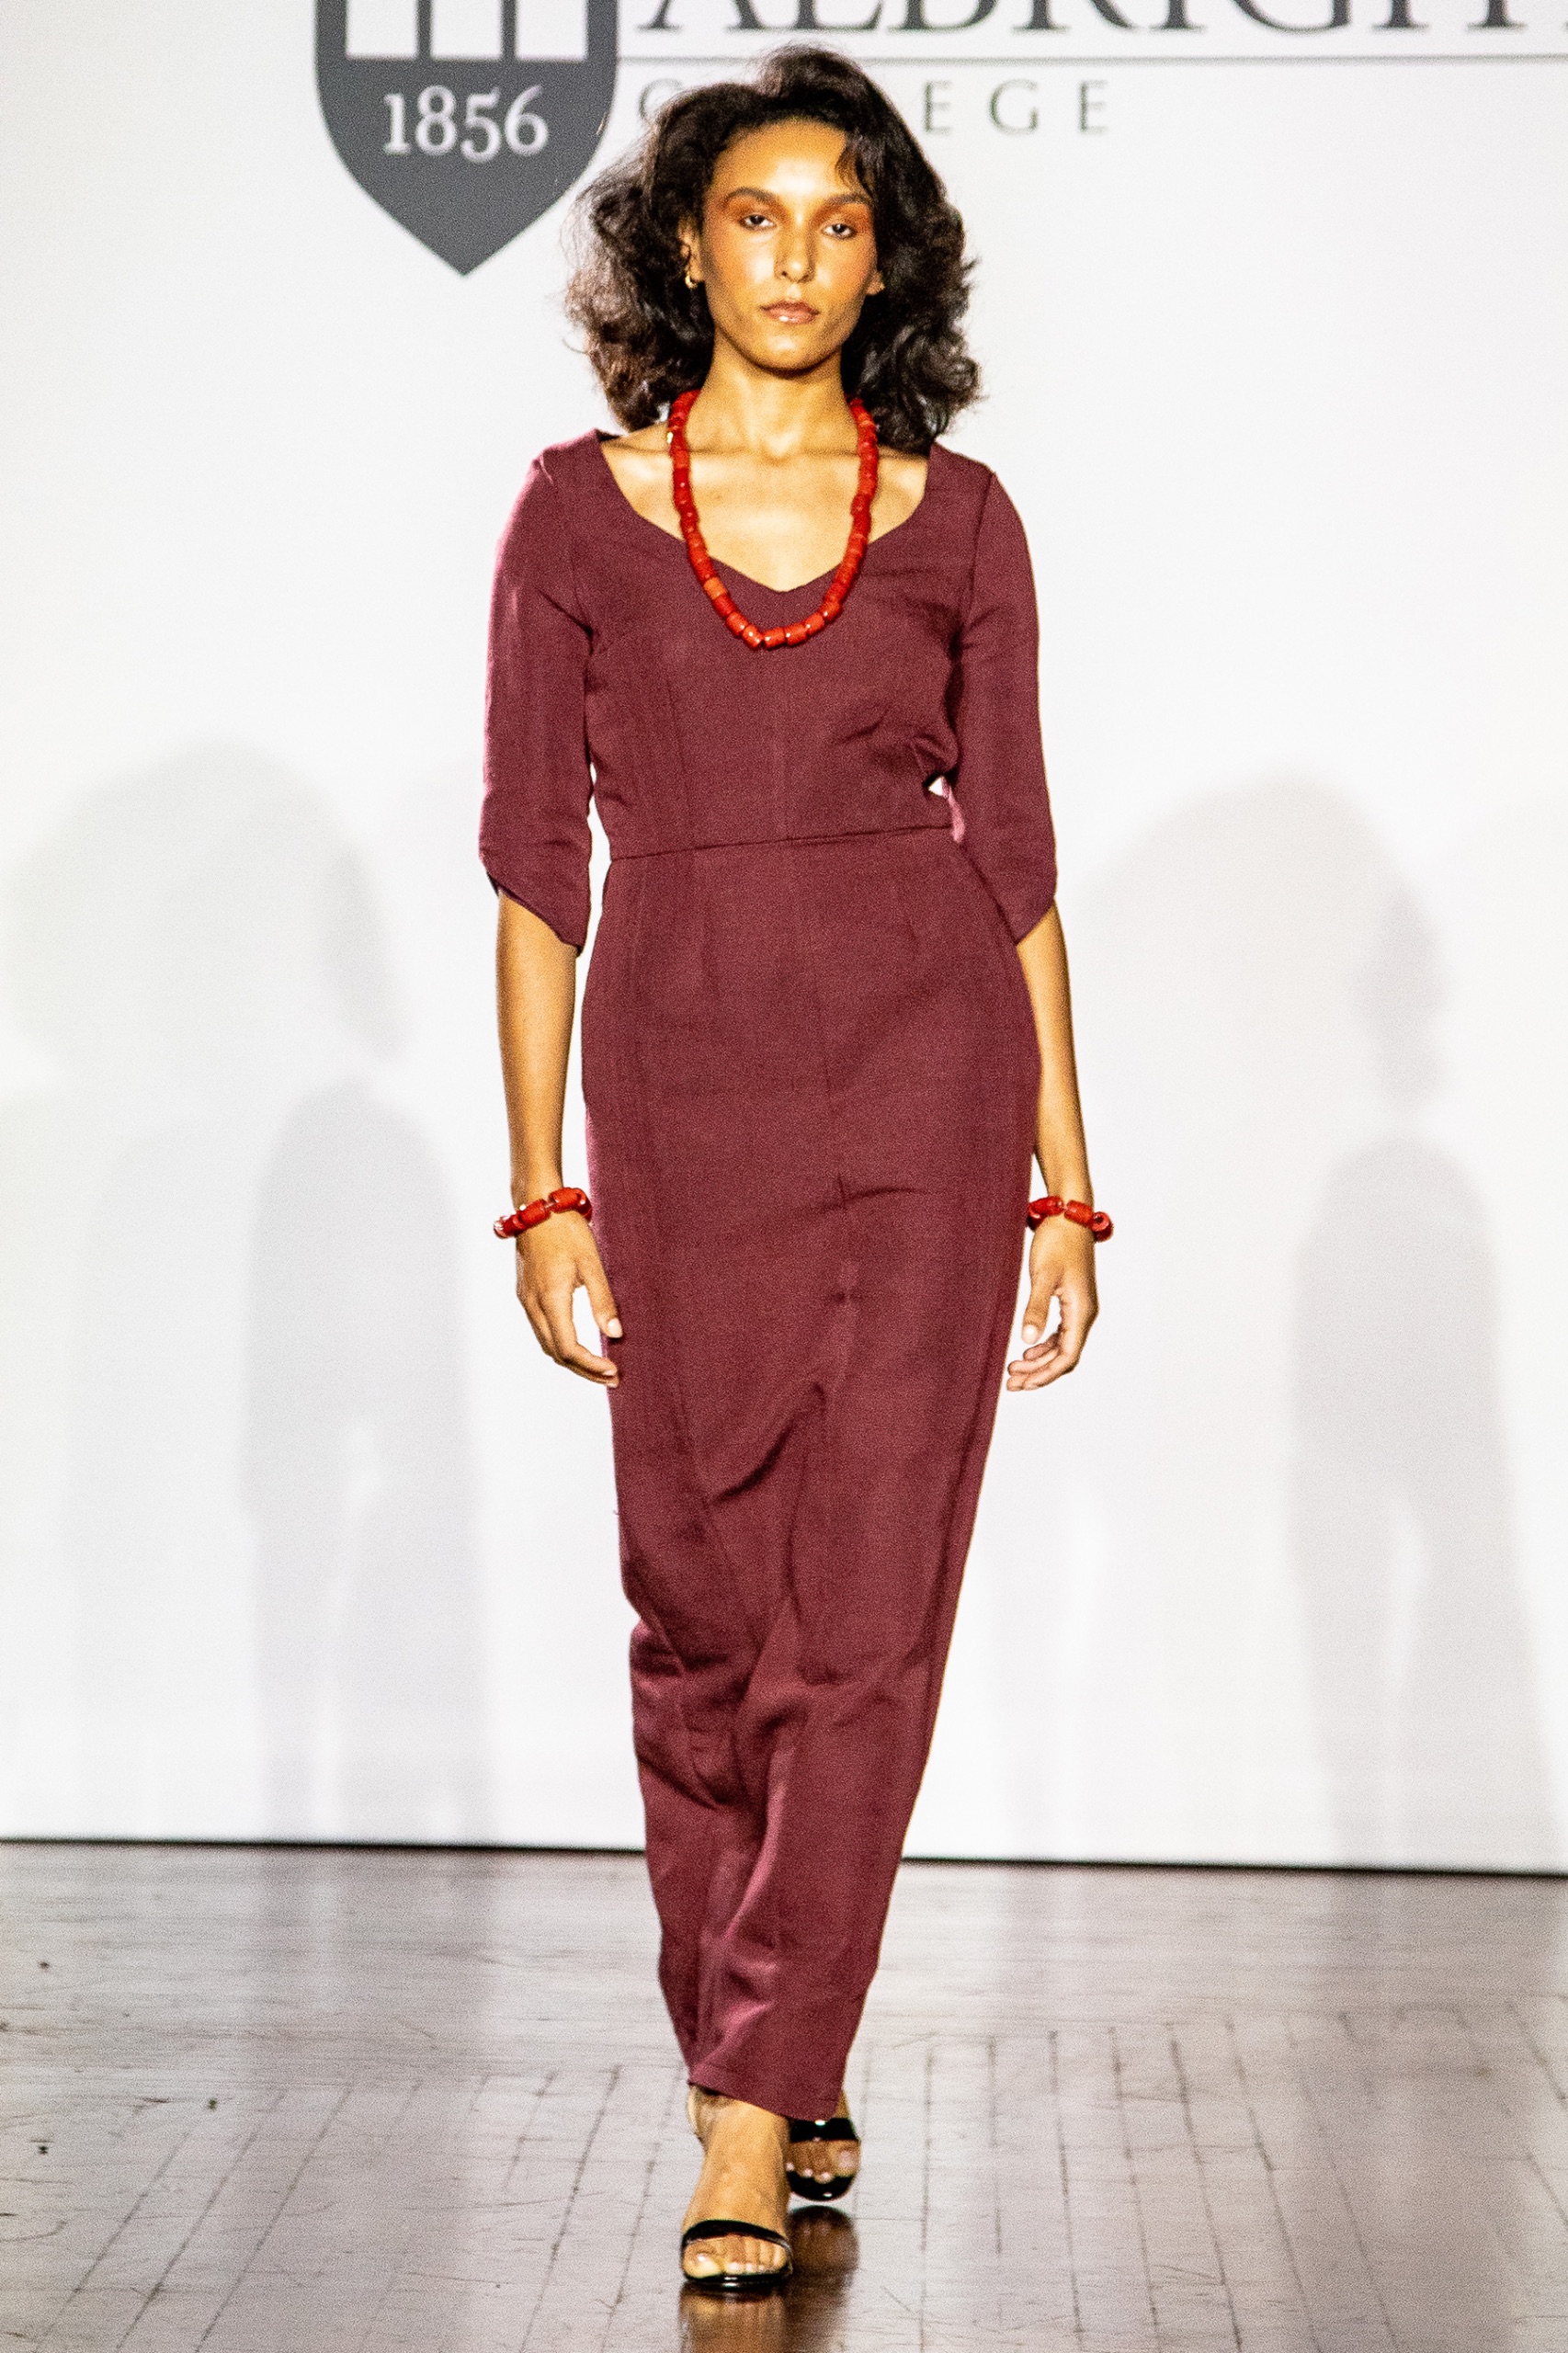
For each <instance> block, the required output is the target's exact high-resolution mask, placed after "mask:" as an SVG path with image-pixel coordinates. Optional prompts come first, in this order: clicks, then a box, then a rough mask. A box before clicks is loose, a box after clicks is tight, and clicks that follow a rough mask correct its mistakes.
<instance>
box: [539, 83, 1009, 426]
mask: <svg viewBox="0 0 1568 2353" xmlns="http://www.w3.org/2000/svg"><path fill="white" fill-rule="evenodd" d="M802 120H803V121H809V122H824V123H827V124H828V125H829V126H830V127H831V128H832V129H834V130H835V131H842V132H843V133H844V142H845V146H846V150H847V152H848V158H849V160H850V161H852V162H853V164H854V166H855V170H856V172H857V174H858V177H859V181H860V185H861V187H862V188H864V189H865V191H866V193H867V195H868V196H869V198H870V199H871V217H872V222H873V224H874V227H875V232H876V239H877V266H878V267H879V268H880V269H881V274H882V280H883V285H884V288H885V291H884V292H883V293H881V294H880V295H873V296H872V297H871V298H870V299H869V301H868V302H867V304H866V307H865V309H864V310H863V311H862V312H861V313H860V317H859V320H858V324H857V325H856V328H855V332H854V334H853V335H851V336H850V338H849V340H848V342H847V343H846V345H845V347H844V350H843V353H842V355H841V358H842V365H843V369H844V388H845V390H846V392H851V393H856V394H858V396H859V398H860V399H861V400H862V401H864V402H865V404H866V406H867V407H868V408H869V410H870V412H871V415H872V416H873V417H874V418H875V419H876V424H877V431H878V433H879V435H880V436H881V438H882V440H883V441H884V442H885V443H886V444H887V446H888V448H889V449H905V450H909V451H911V452H913V453H914V454H915V455H919V456H923V455H924V454H925V452H926V450H928V449H930V447H931V444H932V442H933V441H934V440H935V439H936V438H937V434H939V433H942V432H945V431H946V429H947V427H948V426H949V424H950V422H951V421H952V419H953V418H954V417H955V416H956V415H958V413H959V411H960V409H963V408H967V407H968V405H969V404H970V402H971V401H972V400H973V399H974V398H975V396H976V394H977V392H978V391H979V389H980V370H979V369H978V368H977V367H976V366H975V364H974V361H973V360H972V359H971V358H970V355H969V352H968V351H967V349H966V348H965V346H964V340H963V335H962V332H961V328H960V321H961V320H962V318H963V314H964V312H965V309H966V308H967V306H968V301H969V272H970V265H969V264H968V263H967V262H966V261H965V259H964V250H963V222H962V221H961V220H960V218H959V215H958V213H957V211H956V210H954V208H953V206H952V205H951V204H949V201H948V196H947V191H946V189H945V188H943V186H942V183H941V181H940V180H939V179H938V178H937V175H936V173H935V172H934V171H933V170H932V168H931V166H930V165H929V164H928V163H927V162H926V157H925V156H924V155H923V154H922V153H921V152H920V149H919V147H918V146H917V144H916V143H915V139H914V137H913V136H912V134H911V133H910V131H909V130H908V128H907V126H906V125H905V123H904V121H903V118H902V116H901V115H899V113H898V112H897V111H896V109H895V108H893V107H892V105H890V103H889V102H888V100H887V99H886V98H885V97H883V96H882V93H881V90H879V89H878V87H877V85H876V84H875V83H874V82H873V81H872V80H871V79H870V78H869V75H868V74H863V73H862V72H861V71H860V68H859V67H858V65H856V64H854V63H852V62H851V60H850V59H848V58H846V57H840V56H837V55H835V52H834V51H832V50H826V49H811V48H806V47H803V46H795V47H790V48H788V49H779V50H775V51H773V53H772V55H771V56H769V57H767V58H765V59H764V60H763V62H762V64H761V67H760V69H759V71H758V73H757V74H756V79H755V80H753V81H750V82H710V83H708V84H706V85H704V86H703V87H702V88H700V89H696V90H687V91H686V92H685V93H684V94H683V95H682V96H681V97H678V98H672V99H671V100H670V102H669V104H668V105H667V106H665V107H664V108H661V110H660V112H659V113H658V114H657V115H656V116H655V117H654V119H653V122H652V124H651V125H650V126H649V129H648V132H647V135H646V137H645V138H644V139H643V140H642V142H641V143H640V144H639V145H638V146H637V147H636V148H634V149H633V150H632V152H631V154H630V155H628V156H626V157H625V158H624V159H623V160H622V161H621V162H620V163H619V164H614V165H611V167H610V169H609V170H608V172H604V173H601V174H600V176H599V177H598V178H597V179H596V180H594V181H593V182H592V183H591V184H590V185H589V186H588V187H587V188H585V189H584V191H583V194H582V196H581V197H580V198H579V199H578V201H577V208H576V227H577V241H578V257H577V265H576V267H575V269H574V272H573V276H572V280H571V284H570V286H569V288H568V290H567V297H566V307H567V311H568V313H569V314H570V316H571V318H572V319H573V321H574V324H576V325H577V326H579V327H581V328H582V330H583V332H584V334H585V336H586V337H587V351H588V358H590V359H591V361H592V362H593V365H594V370H595V372H596V374H597V377H598V380H599V381H600V383H601V384H602V385H603V386H604V390H605V396H606V398H607V399H608V402H609V405H610V408H611V410H612V411H613V412H614V414H615V415H616V416H617V417H618V418H619V421H620V423H621V424H622V425H623V426H626V427H627V428H628V430H629V431H631V432H635V431H636V430H637V429H638V427H639V426H644V425H653V424H654V423H655V422H656V421H657V419H658V418H659V417H660V416H661V415H663V414H664V412H665V407H666V406H667V404H668V403H669V402H670V401H671V400H673V399H674V397H675V395H676V393H677V392H687V391H688V390H690V389H691V388H692V387H693V386H696V385H699V384H700V383H701V382H702V381H703V378H704V377H705V376H706V375H707V373H708V369H709V366H710V361H711V359H712V356H713V325H712V322H711V320H710V317H709V314H708V300H707V297H706V295H705V294H704V293H703V291H702V289H701V287H700V286H698V287H695V288H693V287H688V286H687V284H686V281H685V270H684V267H683V265H682V261H681V250H680V228H681V223H682V222H686V221H700V219H701V218H702V208H703V203H704V200H705V199H706V197H707V194H708V188H709V184H710V181H711V179H712V177H713V173H714V170H715V168H716V166H717V165H718V162H719V158H720V156H721V155H722V153H723V152H724V150H725V148H726V147H728V146H729V144H730V142H732V140H734V139H738V138H740V137H742V136H743V134H744V133H745V132H747V131H758V130H760V129H762V128H763V126H764V125H765V124H767V123H774V122H793V121H802Z"/></svg>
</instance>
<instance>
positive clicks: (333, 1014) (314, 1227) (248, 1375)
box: [5, 749, 485, 1836]
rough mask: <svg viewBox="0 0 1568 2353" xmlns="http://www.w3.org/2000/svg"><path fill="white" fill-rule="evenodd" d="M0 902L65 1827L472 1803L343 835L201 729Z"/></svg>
mask: <svg viewBox="0 0 1568 2353" xmlns="http://www.w3.org/2000/svg"><path fill="white" fill-rule="evenodd" d="M10 897H11V905H12V909H13V915H14V919H13V921H12V923H11V924H10V925H9V926H8V929H9V933H10V942H11V945H10V957H9V966H10V971H9V978H10V983H11V990H12V995H13V996H14V999H15V1001H16V1004H17V1011H18V1013H19V1015H20V1017H21V1019H22V1023H23V1026H24V1028H25V1029H26V1031H27V1033H28V1036H29V1038H30V1039H31V1040H33V1041H34V1042H35V1043H36V1044H37V1045H38V1046H40V1047H41V1048H42V1049H43V1051H45V1052H46V1053H47V1054H48V1055H49V1056H50V1057H51V1060H52V1062H53V1063H54V1066H55V1074H56V1075H55V1079H54V1083H53V1085H52V1086H50V1087H48V1088H46V1089H44V1090H42V1091H40V1094H39V1095H38V1096H37V1097H35V1098H34V1099H33V1100H31V1101H30V1102H26V1103H23V1104H21V1105H19V1106H17V1107H13V1108H12V1109H11V1110H10V1112H9V1113H8V1114H7V1119H6V1125H7V1130H8V1133H7V1134H6V1138H5V1142H6V1144H7V1146H8V1147H15V1149H14V1150H8V1151H7V1160H8V1163H9V1166H8V1173H7V1179H6V1185H7V1193H8V1194H9V1195H10V1196H11V1197H12V1198H13V1199H15V1200H17V1201H19V1202H20V1204H21V1207H22V1210H23V1213H24V1216H25V1218H26V1219H27V1221H28V1231H27V1232H26V1233H24V1234H23V1235H22V1236H21V1238H20V1240H19V1242H17V1243H16V1245H15V1247H14V1249H13V1252H12V1256H13V1258H14V1259H16V1260H17V1262H18V1263H20V1264H21V1265H22V1266H23V1267H25V1269H26V1279H25V1281H23V1282H22V1284H21V1285H20V1287H19V1290H20V1304H21V1306H22V1308H23V1310H24V1313H23V1318H22V1323H21V1325H20V1327H19V1328H17V1327H13V1328H12V1329H11V1331H10V1334H9V1337H8V1340H7V1354H8V1355H9V1356H10V1358H11V1359H12V1361H13V1363H17V1364H20V1365H22V1366H24V1367H26V1366H28V1365H29V1364H30V1365H33V1366H34V1367H36V1368H37V1369H38V1370H39V1371H40V1372H41V1373H42V1375H43V1381H42V1392H43V1395H44V1401H45V1402H44V1404H42V1406H41V1407H40V1406H37V1405H35V1406H34V1408H33V1425H34V1427H33V1435H34V1436H35V1438H37V1439H38V1441H39V1442H40V1448H41V1450H42V1453H43V1455H44V1457H46V1458H48V1460H47V1461H46V1463H45V1467H44V1468H43V1469H42V1470H41V1471H40V1473H39V1479H38V1490H37V1493H36V1495H35V1497H34V1502H35V1504H36V1506H37V1512H36V1515H35V1516H36V1517H37V1518H39V1520H40V1523H42V1522H52V1523H53V1524H54V1525H56V1526H58V1528H59V1529H60V1531H61V1533H60V1536H59V1540H58V1543H54V1542H53V1541H52V1540H51V1539H49V1538H47V1537H41V1536H40V1541H39V1544H38V1547H37V1550H36V1552H35V1554H34V1559H35V1562H36V1564H37V1567H38V1569H39V1571H40V1573H41V1572H42V1571H43V1570H44V1568H45V1567H46V1566H47V1564H48V1563H49V1562H50V1560H51V1559H52V1560H53V1561H54V1562H55V1563H57V1565H58V1570H59V1572H60V1573H62V1574H63V1577H64V1579H65V1580H66V1582H67V1584H68V1586H70V1588H71V1592H72V1599H73V1605H74V1616H75V1621H76V1626H77V1678H76V1692H75V1699H76V1708H75V1714H76V1719H77V1722H76V1733H77V1737H78V1741H79V1744H80V1750H81V1754H82V1757H83V1774H82V1793H81V1802H82V1804H83V1805H84V1806H85V1810H86V1815H87V1818H86V1819H85V1821H83V1822H80V1823H76V1824H69V1825H67V1826H70V1827H79V1828H92V1827H99V1828H102V1829H104V1830H128V1831H136V1830H142V1829H147V1828H151V1829H153V1830H154V1831H160V1832H163V1833H165V1834H166V1833H168V1832H169V1831H171V1830H173V1831H176V1832H183V1833H186V1834H189V1833H191V1832H199V1831H200V1830H201V1829H203V1828H208V1829H210V1828H213V1827H221V1828H231V1827H233V1820H234V1816H235V1813H236V1810H238V1811H239V1812H240V1813H241V1816H242V1818H243V1820H244V1822H245V1824H246V1825H247V1826H253V1827H255V1828H256V1829H258V1830H261V1831H263V1832H265V1833H269V1834H272V1835H282V1836H290V1835H307V1836H308V1835H315V1834H321V1833H331V1834H332V1835H337V1836H426V1835H435V1836H440V1835H442V1834H443V1833H446V1832H448V1831H449V1830H452V1829H455V1828H458V1827H460V1826H462V1827H465V1828H467V1829H468V1830H469V1832H470V1835H473V1833H474V1831H475V1829H476V1827H477V1825H478V1824H479V1823H480V1822H482V1821H483V1815H484V1811H485V1809H484V1802H483V1754H484V1742H483V1682H482V1678H481V1676H480V1671H479V1638H478V1630H477V1626H476V1622H475V1618H476V1609H477V1594H476V1577H475V1563H474V1556H473V1542H472V1530H471V1524H470V1523H471V1499H470V1474H469V1465H468V1451H467V1436H466V1428H465V1415H464V1406H463V1368H462V1362H461V1354H460V1334H459V1328H458V1314H457V1305H456V1285H455V1279H454V1275H453V1269H452V1257H451V1217H450V1212H449V1206H448V1202H447V1199H446V1195H445V1190H444V1186H443V1183H442V1179H441V1177H440V1175H439V1172H438V1171H437V1167H436V1165H435V1163H434V1162H433V1160H432V1157H431V1155H430V1154H429V1152H428V1150H427V1148H426V1144H425V1142H424V1141H423V1139H422V1137H421V1136H420V1134H419V1132H418V1131H417V1129H416V1128H415V1127H414V1126H413V1125H412V1124H411V1122H410V1121H409V1120H407V1119H406V1118H405V1117H403V1114H402V1113H401V1112H399V1111H397V1110H394V1109H393V1108H391V1107H390V1106H389V1105H387V1104H386V1103H385V1102H383V1101H381V1100H379V1099H378V1097H377V1096H376V1094H375V1092H374V1089H373V1085H372V1073H373V1071H374V1069H375V1066H376V1064H377V1063H378V1061H379V1060H381V1058H383V1057H386V1056H388V1055H390V1054H391V1053H392V1051H394V1050H395V1047H396V1044H397V1038H398V1014H397V1009H396V1006H395V1003H394V998H393V992H392V982H391V978H390V974H389V972H388V970H387V961H386V954H385V946H384V942H382V941H381V938H380V937H379V933H378V926H377V923H376V917H375V910H374V905H373V901H372V897H371V893H370V888H369V881H368V878H367V876H366V874H365V871H364V870H363V867H362V865H361V864H360V863H359V862H358V859H357V858H356V857H355V855H354V854H353V853H352V852H351V851H350V850H349V849H348V848H347V847H346V846H345V844H344V842H343V840H342V838H341V836H340V835H338V834H337V832H336V829H335V825H334V824H333V822H332V820H331V818H330V816H329V814H328V813H327V812H326V811H325V809H324V805H323V803H322V802H321V801H320V800H319V799H318V798H317V797H316V796H314V795H313V794H312V793H310V792H308V791H306V790H303V789H301V787H300V786H299V785H298V784H297V783H296V782H294V781H293V780H292V779H290V778H289V777H287V776H286V775H284V774H282V773H280V772H278V770H276V769H274V768H273V767H270V766H269V765H267V763H266V762H264V761H262V760H260V759H257V758H255V757H252V756H248V755H246V754H244V753H241V752H235V751H229V750H221V749H220V750H210V751H206V752H202V753H199V754H191V755H189V756H185V757H182V758H180V759H178V760H176V761H174V762H171V763H170V764H168V765H167V766H166V767H163V768H161V769H159V770H157V771H155V772H153V774H151V775H148V776H146V777H143V778H142V779H137V780H135V781H131V782H128V783H124V784H119V785H114V786H109V787H106V788H104V789H103V790H99V791H97V792H96V793H94V794H92V795H90V796H89V797H88V798H86V799H85V800H84V801H82V802H81V803H80V804H79V805H78V806H77V807H76V808H75V809H74V811H73V813H72V814H71V815H70V817H69V818H68V820H67V821H66V823H65V824H63V825H62V827H61V828H60V829H59V831H58V832H57V833H56V834H55V835H53V836H52V837H51V839H49V840H48V841H46V842H45V843H44V844H43V845H42V846H41V847H40V848H39V849H38V850H37V851H35V852H34V853H33V855H32V856H31V857H30V858H29V859H28V861H27V863H26V865H25V867H24V868H23V870H21V871H20V873H19V874H18V875H17V877H16V878H15V880H14V882H13V885H12V890H11V893H10ZM258 1187H259V1199H258ZM253 1216H254V1219H255V1223H256V1239H255V1241H254V1243H253V1244H251V1245H249V1246H247V1239H246V1236H247V1230H248V1229H249V1228H250V1226H251V1224H252V1220H253ZM13 1289H14V1290H16V1289H17V1287H16V1286H13ZM253 1611H254V1615H253V1614H252V1613H253ZM253 1677H254V1681H253ZM253 1691H254V1694H255V1701H256V1710H257V1713H258V1718H259V1723H258V1730H259V1736H260V1745H261V1751H262V1760H263V1775H264V1783H265V1787H264V1790H263V1793H262V1802H261V1804H260V1806H259V1807H258V1806H257V1803H256V1790H255V1788H254V1781H253V1778H252V1775H251V1773H250V1770H249V1766H248V1742H247V1741H246V1740H244V1738H243V1737H241V1738H238V1739H237V1738H236V1735H235V1732H234V1725H235V1722H236V1718H237V1719H238V1720H239V1722H241V1723H242V1724H244V1722H246V1720H247V1719H248V1718H249V1715H250V1709H251V1702H252V1695H253ZM242 1751H244V1752H246V1756H245V1763H244V1766H236V1764H235V1763H234V1758H235V1756H237V1755H239V1754H240V1753H241V1752H242ZM242 1783H243V1784H244V1786H243V1787H242V1786H241V1784H242Z"/></svg>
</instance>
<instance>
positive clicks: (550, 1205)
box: [494, 1185, 594, 1242]
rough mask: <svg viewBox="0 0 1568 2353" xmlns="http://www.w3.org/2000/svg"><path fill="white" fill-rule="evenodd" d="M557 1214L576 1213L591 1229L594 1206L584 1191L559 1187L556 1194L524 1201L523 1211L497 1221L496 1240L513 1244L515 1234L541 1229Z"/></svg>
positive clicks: (576, 1186) (543, 1194)
mask: <svg viewBox="0 0 1568 2353" xmlns="http://www.w3.org/2000/svg"><path fill="white" fill-rule="evenodd" d="M558 1210H575V1211H576V1212H577V1214H578V1216H579V1217H581V1218H582V1219H584V1220H585V1222H586V1223H588V1224H589V1225H591V1224H592V1223H593V1222H594V1205H593V1203H592V1201H590V1200H589V1199H588V1197H587V1195H586V1193H585V1192H584V1190H583V1188H582V1187H581V1186H580V1185H559V1186H557V1188H556V1189H555V1191H554V1192H553V1193H541V1194H540V1198H539V1199H538V1200H537V1201H525V1202H524V1204H523V1206H522V1208H521V1209H520V1210H513V1211H512V1212H511V1214H510V1215H509V1216H507V1217H498V1218H497V1219H496V1221H495V1225H494V1233H495V1237H496V1239H497V1241H500V1242H510V1241H511V1239H512V1236H513V1235H514V1234H515V1233H527V1232H528V1228H529V1227H530V1226H534V1225H542V1224H543V1223H544V1221H545V1219H546V1218H547V1217H553V1216H554V1215H555V1213H556V1211H558Z"/></svg>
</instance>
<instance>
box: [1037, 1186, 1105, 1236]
mask: <svg viewBox="0 0 1568 2353" xmlns="http://www.w3.org/2000/svg"><path fill="white" fill-rule="evenodd" d="M1048 1217H1064V1218H1066V1220H1067V1221H1068V1222H1069V1224H1072V1225H1086V1226H1087V1227H1088V1229H1089V1232H1090V1233H1092V1234H1093V1235H1094V1237H1095V1240H1096V1242H1108V1241H1109V1240H1110V1237H1111V1235H1112V1234H1113V1233H1115V1232H1116V1228H1115V1226H1114V1225H1112V1223H1111V1222H1110V1220H1109V1218H1108V1217H1107V1215H1106V1213H1105V1211H1104V1210H1092V1209H1091V1208H1090V1207H1089V1204H1088V1203H1087V1201H1064V1200H1063V1199H1062V1196H1061V1194H1060V1193H1042V1194H1041V1195H1040V1199H1039V1200H1038V1201H1031V1202H1030V1203H1029V1224H1030V1226H1031V1228H1032V1227H1034V1226H1037V1225H1043V1224H1044V1222H1045V1221H1046V1219H1047V1218H1048Z"/></svg>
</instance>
